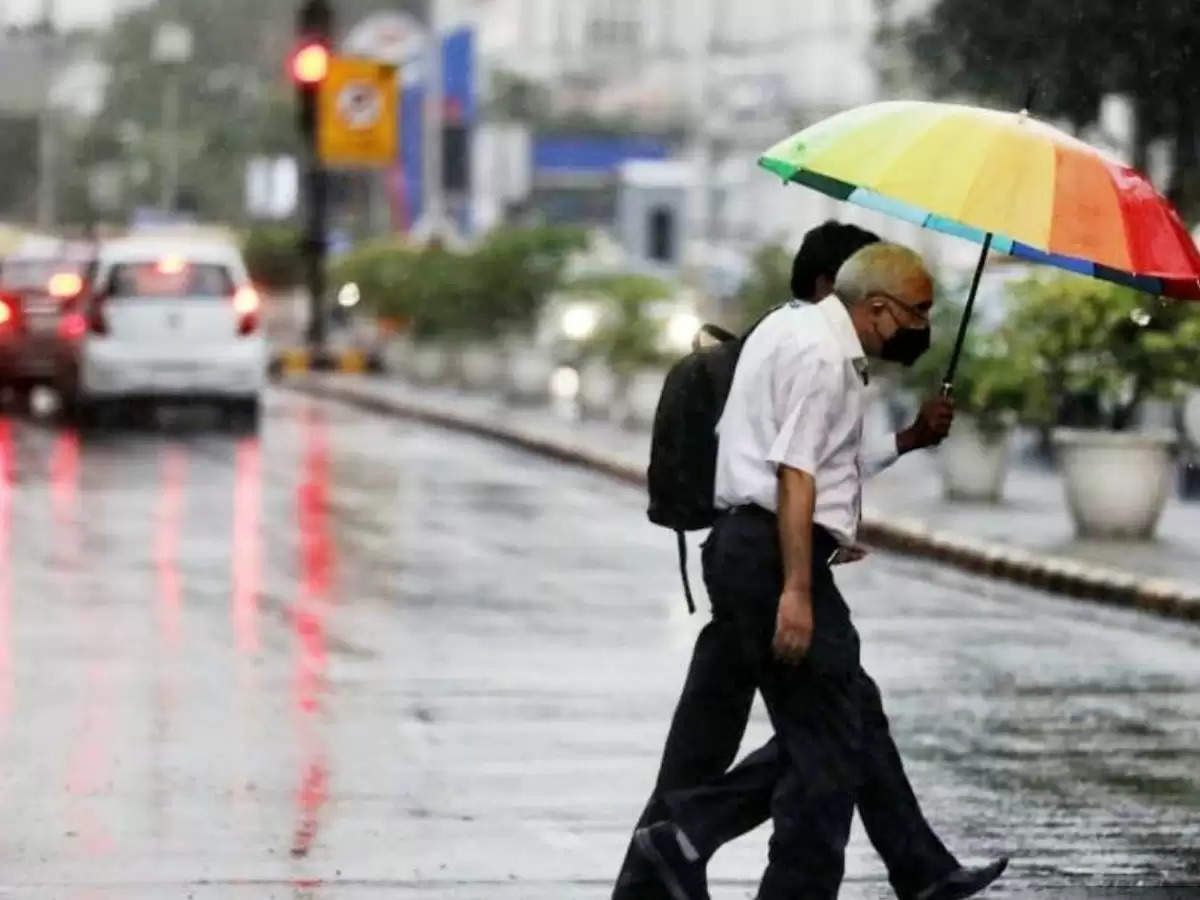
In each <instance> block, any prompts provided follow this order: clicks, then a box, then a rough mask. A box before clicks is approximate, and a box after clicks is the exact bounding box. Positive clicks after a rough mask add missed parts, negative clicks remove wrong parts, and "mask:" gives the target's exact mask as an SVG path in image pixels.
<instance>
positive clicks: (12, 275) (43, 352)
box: [0, 243, 95, 397]
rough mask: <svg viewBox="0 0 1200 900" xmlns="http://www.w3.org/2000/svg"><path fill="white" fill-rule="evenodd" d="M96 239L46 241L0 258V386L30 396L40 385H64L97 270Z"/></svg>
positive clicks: (74, 360) (74, 362) (76, 350)
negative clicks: (0, 299)
mask: <svg viewBox="0 0 1200 900" xmlns="http://www.w3.org/2000/svg"><path fill="white" fill-rule="evenodd" d="M94 262H95V250H94V247H93V246H92V245H91V244H68V243H63V244H61V245H58V246H43V247H40V248H38V249H36V250H35V251H32V252H26V253H21V254H18V255H14V256H10V257H8V258H6V259H5V260H4V261H3V263H0V292H2V293H3V296H4V298H5V299H4V302H3V309H0V386H3V387H7V388H11V389H13V390H15V391H16V392H17V393H18V395H19V396H21V397H27V396H28V393H29V391H30V390H31V389H33V388H34V387H36V386H38V385H47V386H55V387H61V386H62V385H61V376H62V373H64V372H67V371H70V370H71V369H73V368H75V367H76V366H77V362H78V353H79V342H80V339H81V338H82V336H83V327H82V325H83V323H82V320H81V318H80V316H79V315H78V306H79V304H80V303H81V302H82V298H83V295H84V293H85V291H86V287H87V284H88V282H89V280H90V278H91V275H92V266H93V264H94Z"/></svg>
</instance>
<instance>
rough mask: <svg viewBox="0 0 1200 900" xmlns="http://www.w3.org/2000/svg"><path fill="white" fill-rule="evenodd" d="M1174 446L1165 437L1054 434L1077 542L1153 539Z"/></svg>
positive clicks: (1168, 435)
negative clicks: (1077, 537)
mask: <svg viewBox="0 0 1200 900" xmlns="http://www.w3.org/2000/svg"><path fill="white" fill-rule="evenodd" d="M1176 443H1177V439H1176V437H1175V435H1174V434H1173V433H1171V432H1165V431H1160V432H1156V433H1150V432H1146V433H1116V432H1108V431H1084V430H1076V429H1070V428H1060V429H1057V430H1056V431H1055V432H1054V444H1055V447H1056V448H1057V450H1058V457H1059V461H1060V463H1061V465H1062V470H1063V478H1064V486H1065V488H1066V494H1067V503H1068V505H1069V506H1070V508H1071V514H1072V516H1074V518H1075V527H1076V529H1077V531H1078V532H1079V536H1080V537H1089V538H1113V539H1141V540H1146V539H1149V538H1152V537H1153V536H1154V529H1155V527H1156V526H1157V525H1158V519H1159V517H1160V516H1161V515H1162V510H1163V505H1164V504H1165V503H1166V501H1167V495H1168V493H1169V491H1170V489H1171V485H1172V484H1173V483H1174V475H1175V466H1174V450H1175V446H1176Z"/></svg>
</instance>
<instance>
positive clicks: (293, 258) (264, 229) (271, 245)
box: [242, 225, 304, 290]
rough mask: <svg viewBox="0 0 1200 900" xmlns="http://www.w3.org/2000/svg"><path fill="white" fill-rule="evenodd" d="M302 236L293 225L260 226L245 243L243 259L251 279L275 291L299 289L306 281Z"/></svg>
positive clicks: (249, 233) (243, 242)
mask: <svg viewBox="0 0 1200 900" xmlns="http://www.w3.org/2000/svg"><path fill="white" fill-rule="evenodd" d="M300 241H301V234H300V230H299V229H298V228H294V227H292V226H290V225H260V226H256V227H254V228H252V229H250V231H248V232H247V233H246V235H245V237H244V238H243V241H242V255H243V256H244V257H245V259H246V268H247V269H249V270H250V279H251V281H253V282H254V283H255V284H257V285H260V286H261V287H264V288H268V289H271V290H286V289H288V288H292V287H296V286H297V285H299V284H300V283H301V282H303V280H304V258H303V254H302V252H301V247H300Z"/></svg>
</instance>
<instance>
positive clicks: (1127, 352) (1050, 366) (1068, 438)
mask: <svg viewBox="0 0 1200 900" xmlns="http://www.w3.org/2000/svg"><path fill="white" fill-rule="evenodd" d="M1010 290H1011V292H1012V294H1013V298H1014V301H1015V302H1014V306H1013V309H1012V315H1011V317H1010V324H1011V327H1012V328H1013V329H1014V330H1016V331H1018V332H1020V333H1021V334H1023V335H1025V336H1026V338H1027V340H1029V341H1030V342H1031V346H1032V349H1033V353H1034V356H1035V359H1036V361H1037V365H1038V368H1039V370H1040V377H1041V378H1042V379H1043V382H1044V383H1045V385H1046V389H1047V391H1048V392H1049V394H1050V396H1051V398H1052V400H1053V401H1054V404H1055V407H1056V408H1057V410H1058V411H1059V413H1060V421H1061V420H1062V418H1063V416H1062V413H1063V412H1064V411H1065V410H1066V409H1067V407H1068V406H1070V407H1071V417H1070V418H1069V420H1068V421H1070V422H1071V423H1072V425H1073V426H1074V427H1066V428H1063V427H1060V428H1057V429H1055V430H1054V432H1053V441H1054V445H1055V447H1056V449H1057V452H1058V458H1059V460H1060V463H1061V465H1062V469H1063V475H1064V482H1065V488H1066V496H1067V502H1068V505H1069V506H1070V509H1071V513H1072V515H1073V517H1074V519H1075V524H1076V528H1077V530H1078V532H1079V534H1080V536H1083V537H1095V538H1140V539H1148V538H1150V537H1152V536H1153V534H1154V531H1155V528H1156V526H1157V523H1158V520H1159V517H1160V515H1161V514H1162V509H1163V506H1164V504H1165V503H1166V499H1167V495H1168V491H1169V490H1170V486H1171V484H1172V482H1173V474H1174V453H1175V449H1176V444H1177V437H1176V435H1175V433H1174V431H1173V430H1168V429H1161V428H1157V429H1139V428H1138V427H1137V426H1138V419H1139V413H1140V412H1141V410H1142V408H1143V406H1144V404H1145V403H1146V402H1147V401H1149V400H1152V399H1154V398H1161V399H1173V398H1175V397H1177V395H1178V393H1179V391H1180V389H1181V387H1182V386H1183V385H1184V384H1188V383H1195V382H1196V381H1197V379H1198V378H1200V368H1198V367H1197V364H1196V347H1197V346H1198V342H1200V317H1198V316H1197V314H1196V312H1195V311H1194V310H1192V309H1191V308H1190V307H1188V306H1187V305H1185V304H1182V303H1170V302H1166V301H1163V300H1161V299H1159V298H1155V297H1151V296H1149V295H1147V294H1143V293H1140V292H1138V291H1135V290H1132V289H1130V288H1123V287H1119V286H1116V285H1111V284H1108V283H1106V282H1101V281H1096V280H1093V279H1088V278H1082V277H1080V276H1075V275H1053V276H1043V277H1040V278H1034V279H1030V280H1027V281H1024V282H1020V283H1018V284H1016V285H1014V286H1013V287H1012V288H1011V289H1010Z"/></svg>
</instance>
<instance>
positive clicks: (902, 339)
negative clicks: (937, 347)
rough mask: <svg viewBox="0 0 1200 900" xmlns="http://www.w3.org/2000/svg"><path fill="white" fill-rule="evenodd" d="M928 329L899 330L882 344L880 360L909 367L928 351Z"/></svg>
mask: <svg viewBox="0 0 1200 900" xmlns="http://www.w3.org/2000/svg"><path fill="white" fill-rule="evenodd" d="M929 337H930V334H929V329H928V328H899V329H897V330H896V333H895V334H893V335H892V336H891V337H890V338H888V339H887V340H885V341H884V342H883V346H882V347H881V348H880V350H879V356H880V358H881V359H886V360H887V361H888V362H894V363H900V364H901V365H903V366H911V365H912V364H913V363H915V362H916V361H917V360H918V359H920V358H921V354H923V353H924V352H925V351H926V350H928V349H929Z"/></svg>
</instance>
